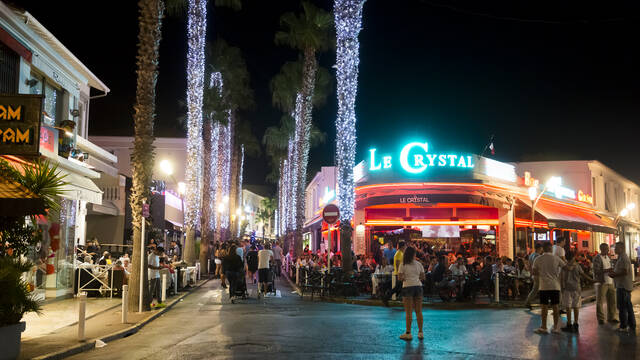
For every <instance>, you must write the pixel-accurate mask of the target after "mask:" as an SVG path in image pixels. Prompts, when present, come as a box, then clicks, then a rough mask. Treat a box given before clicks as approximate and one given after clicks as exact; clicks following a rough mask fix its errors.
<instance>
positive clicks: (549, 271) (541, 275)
mask: <svg viewBox="0 0 640 360" xmlns="http://www.w3.org/2000/svg"><path fill="white" fill-rule="evenodd" d="M543 249H544V253H543V254H542V255H540V256H538V257H537V258H536V260H535V261H534V262H533V275H534V276H537V277H538V284H539V286H540V304H541V305H542V324H541V325H540V328H538V329H536V330H535V332H536V333H538V334H548V333H549V330H548V329H547V314H548V311H549V306H551V308H552V309H553V329H552V330H551V331H552V332H553V333H560V331H561V330H560V311H559V310H560V309H559V307H558V304H560V268H561V267H562V266H564V265H565V264H566V262H565V261H564V260H563V259H562V258H560V257H559V256H555V255H552V253H551V244H550V243H546V244H544V245H543Z"/></svg>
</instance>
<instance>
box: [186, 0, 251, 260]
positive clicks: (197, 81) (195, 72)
mask: <svg viewBox="0 0 640 360" xmlns="http://www.w3.org/2000/svg"><path fill="white" fill-rule="evenodd" d="M216 5H222V6H228V7H232V8H234V9H239V8H240V6H241V2H240V0H217V1H216ZM187 13H188V25H187V28H188V37H187V41H188V51H187V107H188V111H187V168H186V174H185V176H186V183H187V193H186V197H187V201H186V211H185V223H186V224H185V227H186V233H187V236H186V239H185V249H184V260H185V261H186V262H187V263H189V264H193V263H194V262H195V260H196V253H195V250H196V241H195V230H196V227H197V225H198V222H199V220H200V213H201V207H202V176H203V174H202V157H203V155H202V146H203V145H202V141H203V140H202V133H203V128H202V121H203V119H202V106H203V91H204V82H205V79H204V78H205V43H206V29H207V0H190V1H189V2H188V8H187ZM203 244H204V246H203ZM201 247H204V249H201V252H202V250H206V248H207V244H206V241H202V243H201Z"/></svg>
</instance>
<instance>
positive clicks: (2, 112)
mask: <svg viewBox="0 0 640 360" xmlns="http://www.w3.org/2000/svg"><path fill="white" fill-rule="evenodd" d="M41 114H42V95H3V96H0V155H39V152H38V150H39V149H38V147H39V145H40V117H41Z"/></svg>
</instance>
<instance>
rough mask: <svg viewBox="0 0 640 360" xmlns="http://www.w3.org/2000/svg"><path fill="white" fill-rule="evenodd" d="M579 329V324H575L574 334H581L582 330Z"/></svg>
mask: <svg viewBox="0 0 640 360" xmlns="http://www.w3.org/2000/svg"><path fill="white" fill-rule="evenodd" d="M578 328H579V326H578V323H575V324H573V332H574V333H579V332H580V330H579V329H578Z"/></svg>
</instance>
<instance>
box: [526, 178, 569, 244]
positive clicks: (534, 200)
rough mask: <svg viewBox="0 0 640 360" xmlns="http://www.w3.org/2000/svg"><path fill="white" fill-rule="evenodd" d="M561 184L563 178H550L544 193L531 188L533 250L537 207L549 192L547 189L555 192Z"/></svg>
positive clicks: (534, 187)
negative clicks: (543, 196)
mask: <svg viewBox="0 0 640 360" xmlns="http://www.w3.org/2000/svg"><path fill="white" fill-rule="evenodd" d="M561 182H562V180H561V178H559V177H557V176H552V177H550V178H549V180H547V182H546V183H545V184H544V186H543V187H542V191H540V193H538V188H537V186H531V187H529V199H530V200H531V248H533V246H534V242H535V232H536V227H535V217H536V205H537V204H538V201H540V198H541V197H542V194H544V192H545V191H547V189H551V190H553V189H554V188H555V187H557V186H558V185H560V183H561Z"/></svg>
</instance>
